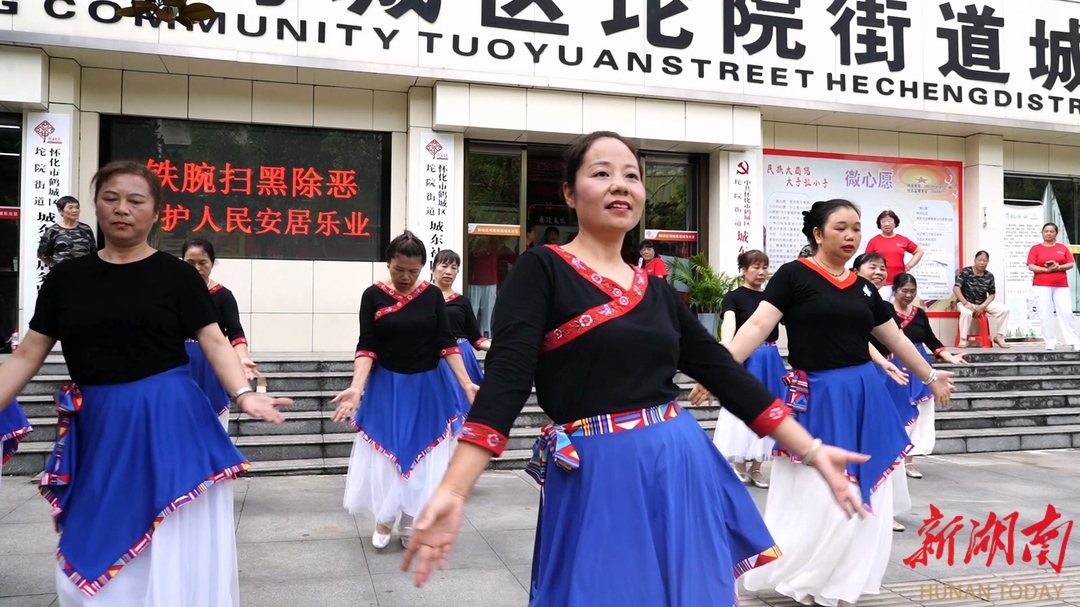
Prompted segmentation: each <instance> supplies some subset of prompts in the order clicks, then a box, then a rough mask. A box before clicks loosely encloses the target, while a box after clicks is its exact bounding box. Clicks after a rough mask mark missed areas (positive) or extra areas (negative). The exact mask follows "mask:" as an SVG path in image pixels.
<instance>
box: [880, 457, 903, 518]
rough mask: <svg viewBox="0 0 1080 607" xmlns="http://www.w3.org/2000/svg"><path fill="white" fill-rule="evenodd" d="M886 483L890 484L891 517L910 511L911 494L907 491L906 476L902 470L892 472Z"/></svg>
mask: <svg viewBox="0 0 1080 607" xmlns="http://www.w3.org/2000/svg"><path fill="white" fill-rule="evenodd" d="M886 483H889V484H892V492H893V499H892V503H893V516H899V515H901V514H903V513H905V512H907V511H908V510H911V493H910V492H909V491H908V482H907V474H904V470H903V468H897V469H896V470H893V473H892V474H890V475H889V478H888V480H887V481H886ZM875 495H876V493H875Z"/></svg>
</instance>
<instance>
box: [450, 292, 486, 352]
mask: <svg viewBox="0 0 1080 607" xmlns="http://www.w3.org/2000/svg"><path fill="white" fill-rule="evenodd" d="M446 316H447V317H448V318H449V319H450V333H452V334H453V336H454V339H467V340H469V343H470V344H472V347H473V348H476V349H477V350H479V349H480V344H482V343H484V342H485V341H488V339H487V338H486V337H484V336H483V335H482V334H481V333H480V327H478V326H477V325H476V315H475V314H473V311H472V302H470V301H469V298H468V297H465V296H464V295H462V294H461V293H454V294H453V295H451V296H450V297H447V298H446Z"/></svg>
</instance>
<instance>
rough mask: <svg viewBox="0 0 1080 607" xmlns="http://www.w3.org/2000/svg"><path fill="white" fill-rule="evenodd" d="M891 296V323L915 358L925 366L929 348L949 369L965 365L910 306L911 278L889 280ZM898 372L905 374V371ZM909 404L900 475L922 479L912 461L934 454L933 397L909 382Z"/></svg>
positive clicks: (915, 291) (913, 291)
mask: <svg viewBox="0 0 1080 607" xmlns="http://www.w3.org/2000/svg"><path fill="white" fill-rule="evenodd" d="M892 288H893V294H894V297H895V298H896V299H895V301H894V302H893V306H894V307H895V309H896V315H895V317H894V320H895V321H896V324H898V325H900V328H901V329H903V331H904V335H906V336H907V338H908V339H909V340H911V343H913V344H915V348H916V349H917V350H918V351H919V355H920V356H922V357H923V358H924V359H925V360H927V361H928V362H929V360H930V355H929V354H928V353H927V350H926V348H925V347H924V346H923V344H926V345H927V346H929V347H930V351H932V352H933V353H934V356H936V357H938V358H940V359H941V360H944V361H945V362H947V363H950V364H953V365H962V364H965V363H966V361H965V360H964V355H963V354H953V353H951V352H949V350H948V349H947V348H946V347H945V346H944V344H942V343H941V341H940V340H939V339H938V338H937V336H936V335H934V330H933V329H931V328H930V319H929V318H928V317H927V316H926V312H924V311H923V310H922V308H920V307H918V306H916V305H914V302H915V298H916V297H918V295H919V285H918V283H917V282H916V280H915V277H914V276H912V275H911V274H898V275H897V276H896V278H894V279H893V284H892ZM901 371H904V372H905V373H906V372H907V368H906V367H902V368H901ZM909 386H910V388H911V389H910V390H909V392H908V398H909V402H910V403H911V406H912V407H915V408H916V414H915V417H914V419H913V420H912V422H911V424H909V425H908V427H907V428H908V434H909V435H910V436H911V445H912V447H911V452H910V453H908V455H907V457H905V458H904V471H905V472H906V473H907V475H908V477H910V478H922V476H923V475H922V472H919V471H918V470H916V469H915V464H914V463H913V462H912V457H914V456H916V455H930V453H932V452H933V451H934V403H933V402H932V401H933V399H934V396H933V395H932V394H930V391H929V390H928V389H927V388H926V386H923V385H921V384H916V383H914V382H912V383H911V384H909Z"/></svg>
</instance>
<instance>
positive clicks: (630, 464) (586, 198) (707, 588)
mask: <svg viewBox="0 0 1080 607" xmlns="http://www.w3.org/2000/svg"><path fill="white" fill-rule="evenodd" d="M563 195H564V198H565V200H566V203H567V205H568V206H570V207H571V208H573V209H574V210H575V211H576V213H577V217H578V226H579V232H578V234H577V235H576V236H575V238H574V240H573V242H571V243H569V244H567V245H566V246H565V247H560V246H558V245H550V246H544V247H537V248H534V249H530V250H528V251H526V252H525V253H524V254H522V255H521V257H519V258H518V260H517V262H516V263H515V264H514V269H513V270H512V271H511V272H510V274H509V276H508V277H507V279H506V282H505V283H504V285H503V287H502V289H501V290H500V292H499V299H498V301H497V303H496V305H495V313H494V318H493V320H494V337H493V340H492V349H491V352H490V353H489V355H488V358H487V360H486V361H485V362H486V365H485V371H486V374H485V376H484V383H483V384H482V385H481V387H480V392H479V394H478V395H477V397H476V400H475V402H474V404H473V408H472V410H471V411H470V413H469V418H468V420H467V421H466V423H465V427H464V428H463V430H462V435H461V438H460V442H459V444H458V448H457V451H456V452H455V453H454V458H453V460H452V462H451V464H450V469H449V470H448V471H447V474H446V477H445V479H444V480H443V483H442V485H441V486H440V488H439V490H438V491H437V492H436V493H435V495H434V496H433V497H432V500H431V503H430V504H429V505H428V507H427V508H426V509H425V512H424V514H423V515H422V517H421V520H420V521H419V524H418V526H417V533H416V535H415V536H414V539H413V542H412V543H411V544H410V546H409V550H408V553H407V554H406V559H405V566H406V567H407V566H408V565H409V564H410V561H411V559H412V558H413V556H414V555H415V554H416V553H417V551H419V556H420V564H419V566H418V568H417V578H416V580H417V583H418V584H423V583H424V582H425V581H426V579H427V578H428V576H429V575H430V573H431V570H432V569H433V568H434V567H437V566H439V567H441V566H443V565H445V563H446V559H447V556H448V553H449V550H450V547H451V545H452V544H453V541H454V539H455V537H456V534H457V532H458V530H459V529H460V526H461V523H462V520H463V515H464V509H465V500H466V498H467V496H468V495H469V492H470V490H471V489H472V487H473V485H474V484H475V483H476V481H477V479H478V478H479V476H480V474H481V473H482V472H483V470H484V468H485V466H486V465H487V463H488V461H489V460H490V459H491V457H492V455H498V454H500V453H502V452H503V450H504V449H505V448H506V446H507V441H508V438H507V436H508V434H509V432H510V428H511V426H512V425H513V423H514V419H515V418H516V417H517V415H518V413H519V412H520V411H521V409H522V407H523V406H524V405H525V402H526V399H527V398H528V397H529V394H530V392H531V389H532V386H533V382H534V380H535V383H536V394H537V399H538V401H539V404H540V406H541V407H542V408H543V410H544V411H545V412H546V413H547V414H548V415H549V416H550V417H551V418H552V419H553V420H554V422H555V423H554V424H552V425H549V426H547V427H545V428H544V430H543V433H542V437H541V439H540V440H539V441H538V443H537V445H536V447H535V449H534V453H533V461H532V462H531V463H530V464H529V468H528V469H529V472H530V473H531V474H532V475H533V477H534V478H536V479H537V480H538V481H539V482H540V483H541V486H542V490H541V497H540V515H539V521H538V524H537V530H536V543H535V547H534V550H533V573H532V583H531V585H530V597H531V598H530V603H529V604H530V605H531V606H533V607H539V606H544V607H548V606H550V607H555V606H558V607H584V606H588V607H614V606H619V607H624V606H625V605H667V606H669V607H699V606H702V605H732V604H735V602H736V593H735V578H736V577H737V576H738V575H739V574H741V573H743V572H745V571H747V570H748V569H751V568H753V567H756V566H760V565H762V564H763V563H767V562H770V561H771V560H773V559H775V558H777V557H778V556H779V554H778V552H777V551H776V548H775V546H774V543H773V541H772V538H771V537H770V535H769V532H768V530H767V529H766V528H765V526H764V525H763V524H762V522H761V517H760V515H759V514H758V512H757V509H756V507H755V506H754V503H753V501H752V500H751V499H750V496H749V494H748V493H747V491H746V488H745V486H744V485H743V484H742V483H741V482H739V480H738V478H737V477H736V476H735V473H734V471H733V470H732V469H731V466H729V465H728V464H727V462H726V461H724V459H723V456H722V455H721V454H720V452H719V451H718V450H717V449H716V447H715V446H713V445H712V443H711V442H710V441H709V438H708V436H707V435H706V434H705V433H704V432H702V430H701V426H700V425H699V424H698V423H697V421H696V420H695V419H694V417H693V416H692V415H691V414H689V413H688V412H685V411H683V410H682V409H681V407H680V406H679V404H678V402H677V400H676V399H677V398H678V395H679V388H678V386H676V385H675V384H674V383H673V381H672V380H673V378H674V376H675V374H676V371H677V370H678V369H681V370H683V371H684V372H686V373H688V374H690V375H691V376H693V377H696V378H697V379H699V380H700V381H701V382H702V383H703V384H704V386H705V387H706V388H707V389H710V390H712V391H713V392H714V393H715V394H716V395H717V396H718V397H719V398H720V401H721V402H722V403H724V405H725V406H728V407H731V408H732V410H733V411H735V412H736V414H737V415H738V416H739V418H740V419H742V420H743V421H744V423H746V424H748V425H750V426H751V427H752V428H753V429H754V430H755V431H756V432H757V433H758V434H759V435H765V434H771V435H773V436H774V437H775V438H776V439H777V440H779V441H781V442H782V443H784V444H785V445H787V446H788V447H789V448H791V449H793V450H795V451H796V452H797V453H801V454H804V455H806V457H807V460H809V461H810V462H811V464H812V465H813V466H815V467H817V469H818V470H819V471H820V472H821V474H822V475H823V476H824V477H825V478H826V479H827V481H828V482H830V483H831V485H830V486H831V487H832V492H833V494H834V495H836V496H838V500H839V501H840V502H841V504H842V506H844V507H847V508H851V504H852V503H853V500H851V498H850V496H848V495H847V494H846V483H847V481H846V480H845V479H844V477H843V474H842V472H841V471H842V469H843V466H844V465H845V463H847V462H849V461H850V462H854V461H863V460H864V459H865V458H863V457H861V456H857V455H855V454H851V453H847V452H845V451H842V450H840V449H836V448H833V447H830V446H827V445H826V446H823V445H822V444H821V442H820V441H816V440H814V439H813V438H812V437H811V436H810V435H808V434H807V433H806V432H805V431H804V430H803V429H802V428H801V427H799V426H798V424H795V423H793V422H792V421H791V420H789V419H787V417H788V410H787V407H785V406H784V405H783V404H782V403H781V402H780V401H779V400H778V399H777V398H776V397H775V396H774V395H773V394H771V393H770V392H769V391H768V389H767V388H765V387H764V386H762V385H761V383H760V382H758V381H757V380H756V379H754V377H753V376H752V375H750V374H749V373H748V372H747V371H746V369H744V368H743V367H742V366H741V365H739V364H737V363H736V362H735V361H734V360H732V358H731V357H730V356H729V355H728V354H727V350H725V349H724V347H723V346H721V345H720V344H719V343H718V342H717V341H716V339H715V338H714V337H713V336H712V335H710V334H709V332H708V331H707V330H706V329H705V328H704V327H703V326H702V325H701V323H700V322H698V320H697V319H696V318H695V317H694V315H693V314H691V313H690V311H689V310H688V309H687V308H686V306H685V305H684V304H683V303H682V302H681V301H680V300H679V297H678V295H677V294H676V293H675V290H674V289H673V288H672V287H671V285H669V284H668V283H667V282H666V281H665V280H664V279H663V278H660V277H656V276H652V277H650V276H647V275H646V273H645V272H644V271H643V270H641V269H640V268H635V267H633V266H631V265H629V264H627V263H626V262H625V261H624V260H623V259H622V256H621V248H622V242H623V237H624V235H625V234H626V233H627V232H629V231H630V230H631V229H633V228H634V226H636V225H637V224H638V222H639V221H640V219H641V215H642V210H643V208H644V204H645V189H644V186H643V185H642V181H641V167H640V164H639V161H638V157H637V154H636V150H634V149H633V148H632V147H631V146H630V144H629V143H627V142H626V141H625V140H624V139H622V138H621V137H619V136H618V135H617V134H615V133H606V132H599V133H592V134H590V135H587V136H585V137H584V138H582V139H581V140H580V141H579V142H578V143H576V144H575V145H574V146H572V147H571V148H570V149H569V150H568V151H567V153H566V178H565V183H564V185H563ZM759 341H763V340H759ZM758 345H760V343H759V344H758ZM825 491H826V492H829V491H830V490H829V489H826V490H825ZM849 512H853V511H852V510H849Z"/></svg>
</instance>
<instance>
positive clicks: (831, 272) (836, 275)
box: [810, 255, 847, 278]
mask: <svg viewBox="0 0 1080 607" xmlns="http://www.w3.org/2000/svg"><path fill="white" fill-rule="evenodd" d="M810 261H812V262H814V265H816V266H817V267H819V268H821V269H822V270H825V271H826V272H828V273H829V275H830V276H832V277H833V278H840V277H841V276H843V275H844V273H845V272H847V268H844V269H842V270H840V271H839V272H833V271H832V270H830V269H829V268H827V267H825V264H823V263H821V262H820V261H818V260H817V256H816V255H815V256H813V257H811V258H810Z"/></svg>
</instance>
